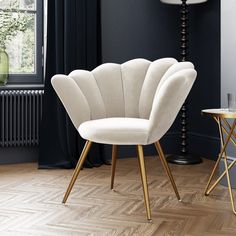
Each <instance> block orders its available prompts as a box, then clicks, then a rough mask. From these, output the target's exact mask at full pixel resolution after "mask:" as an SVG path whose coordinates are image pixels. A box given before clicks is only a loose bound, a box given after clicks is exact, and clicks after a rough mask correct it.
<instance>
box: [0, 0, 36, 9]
mask: <svg viewBox="0 0 236 236" xmlns="http://www.w3.org/2000/svg"><path fill="white" fill-rule="evenodd" d="M13 3H16V5H17V6H19V8H20V9H22V10H23V9H24V10H36V4H35V0H0V8H7V7H9V6H10V5H11V4H13Z"/></svg>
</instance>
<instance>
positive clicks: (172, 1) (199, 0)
mask: <svg viewBox="0 0 236 236" xmlns="http://www.w3.org/2000/svg"><path fill="white" fill-rule="evenodd" d="M161 2H163V3H167V4H177V5H181V4H182V1H181V0H161ZM203 2H207V0H187V2H186V3H187V4H198V3H203Z"/></svg>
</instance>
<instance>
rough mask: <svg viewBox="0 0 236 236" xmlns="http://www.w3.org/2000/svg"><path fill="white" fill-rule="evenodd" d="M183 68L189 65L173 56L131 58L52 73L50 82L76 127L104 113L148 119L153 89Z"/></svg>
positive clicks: (103, 116)
mask: <svg viewBox="0 0 236 236" xmlns="http://www.w3.org/2000/svg"><path fill="white" fill-rule="evenodd" d="M186 68H193V65H192V64H191V63H187V62H186V63H178V62H177V61H176V60H175V59H173V58H163V59H159V60H156V61H154V62H150V61H148V60H145V59H134V60H130V61H128V62H125V63H123V64H121V65H120V64H114V63H106V64H102V65H100V66H98V67H97V68H95V69H94V70H93V71H91V72H89V71H85V70H75V71H72V72H71V73H70V74H69V75H68V76H66V75H55V76H54V77H53V78H52V85H53V87H54V89H55V90H56V92H57V94H58V96H59V98H60V99H61V101H62V103H63V105H64V106H65V108H66V110H67V112H68V114H69V116H70V118H71V120H72V122H73V124H74V125H75V127H76V128H78V126H79V125H80V124H81V123H82V122H84V121H86V120H90V119H99V118H106V117H133V118H144V119H149V117H150V113H151V110H152V107H153V100H154V97H155V96H157V93H156V91H157V89H160V88H161V87H162V84H163V85H164V84H165V82H164V81H165V80H167V78H169V77H170V76H171V75H173V74H174V73H176V72H178V71H181V70H183V69H186ZM68 97H70V98H68ZM82 113H83V114H82Z"/></svg>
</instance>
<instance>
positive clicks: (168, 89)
mask: <svg viewBox="0 0 236 236" xmlns="http://www.w3.org/2000/svg"><path fill="white" fill-rule="evenodd" d="M196 74H197V73H196V71H195V70H194V66H193V64H192V63H190V62H177V61H176V60H175V59H173V58H163V59H159V60H156V61H154V62H150V61H148V60H145V59H134V60H130V61H128V62H126V63H124V64H121V65H119V64H114V63H106V64H103V65H100V66H98V67H97V68H95V69H94V70H93V71H91V72H89V71H85V70H75V71H73V72H71V73H70V74H69V75H68V76H67V75H55V76H54V77H53V78H52V80H51V82H52V85H53V87H54V89H55V91H56V93H57V95H58V96H59V98H60V100H61V101H62V103H63V105H64V107H65V109H66V111H67V113H68V115H69V117H70V119H71V120H72V122H73V124H74V126H75V128H76V129H77V130H78V132H79V134H80V135H81V137H82V138H84V139H85V140H87V141H86V144H85V146H84V149H83V151H82V153H81V156H80V159H79V161H78V163H77V166H76V168H75V171H74V173H73V176H72V179H71V182H70V184H69V186H68V189H67V191H66V193H65V196H64V199H63V203H65V202H66V200H67V198H68V196H69V194H70V192H71V190H72V187H73V185H74V183H75V180H76V179H77V177H78V175H79V172H80V169H81V167H82V166H83V163H84V161H85V158H86V155H87V153H88V151H89V149H90V147H91V144H92V142H96V143H103V144H112V145H113V146H112V147H113V148H112V168H111V169H112V174H111V175H112V177H111V189H113V183H114V175H115V166H116V150H117V146H116V145H137V149H138V157H139V164H140V172H141V180H142V185H143V193H144V200H145V206H146V213H147V219H148V220H151V211H150V202H149V193H148V185H147V176H146V169H145V161H144V155H143V147H142V145H148V144H153V143H154V144H155V147H156V149H157V151H158V153H159V157H160V159H161V162H162V164H163V166H164V168H165V170H166V173H167V175H168V176H169V178H170V181H171V184H172V187H173V189H174V191H175V194H176V196H177V199H178V200H180V196H179V193H178V190H177V187H176V185H175V182H174V179H173V177H172V174H171V172H170V169H169V166H168V164H167V162H166V159H165V156H164V153H163V151H162V148H161V145H160V143H159V140H160V139H161V137H162V136H163V135H164V134H165V133H166V132H167V131H168V129H169V128H170V126H171V125H172V123H173V122H174V120H175V118H176V116H177V114H178V112H179V110H180V108H181V106H182V104H183V103H184V101H185V99H186V97H187V96H188V94H189V92H190V90H191V87H192V85H193V83H194V81H195V78H196Z"/></svg>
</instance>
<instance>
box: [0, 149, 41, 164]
mask: <svg viewBox="0 0 236 236" xmlns="http://www.w3.org/2000/svg"><path fill="white" fill-rule="evenodd" d="M37 161H38V147H6V148H0V165H2V164H17V163H25V162H37Z"/></svg>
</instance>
